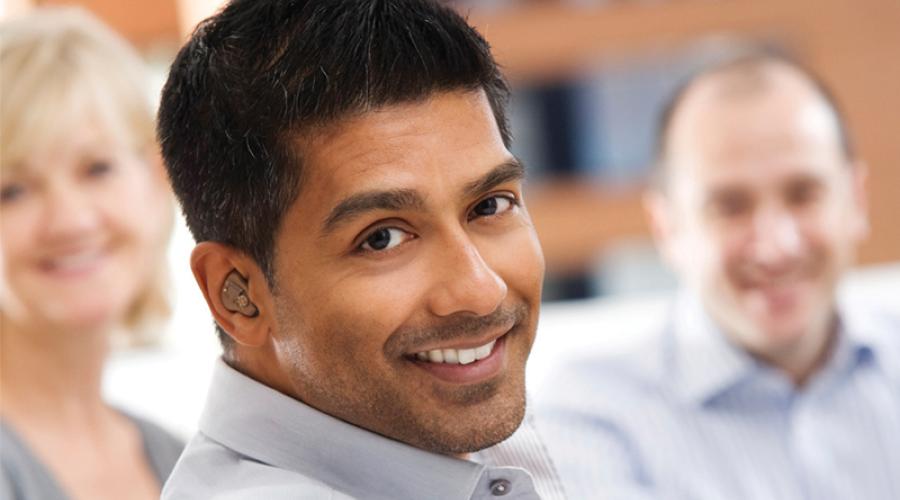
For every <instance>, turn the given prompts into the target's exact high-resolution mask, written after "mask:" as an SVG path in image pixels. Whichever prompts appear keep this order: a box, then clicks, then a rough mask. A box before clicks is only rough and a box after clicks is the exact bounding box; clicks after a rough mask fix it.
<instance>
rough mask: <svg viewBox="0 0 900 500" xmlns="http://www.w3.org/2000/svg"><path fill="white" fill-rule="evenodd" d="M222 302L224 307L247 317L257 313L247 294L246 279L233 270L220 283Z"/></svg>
mask: <svg viewBox="0 0 900 500" xmlns="http://www.w3.org/2000/svg"><path fill="white" fill-rule="evenodd" d="M222 303H223V304H224V305H225V309H227V310H229V311H231V312H236V313H241V314H243V315H244V316H247V317H249V318H253V317H255V316H256V315H257V314H259V310H257V309H256V306H255V305H254V304H253V302H251V301H250V297H249V296H248V295H247V280H246V279H244V277H243V276H241V275H240V274H239V273H238V272H237V271H235V270H232V271H231V272H230V273H228V276H226V277H225V284H224V285H222Z"/></svg>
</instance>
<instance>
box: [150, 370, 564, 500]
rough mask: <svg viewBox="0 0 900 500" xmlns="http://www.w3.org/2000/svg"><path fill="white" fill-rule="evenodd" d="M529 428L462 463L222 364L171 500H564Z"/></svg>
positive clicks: (174, 479)
mask: <svg viewBox="0 0 900 500" xmlns="http://www.w3.org/2000/svg"><path fill="white" fill-rule="evenodd" d="M525 424H526V425H523V426H522V427H520V430H519V431H517V432H516V433H515V434H514V435H513V436H512V437H511V438H510V439H509V440H507V441H505V442H504V443H502V444H501V445H498V446H496V447H492V448H489V449H487V450H483V451H482V452H480V453H479V454H478V458H479V462H480V463H478V462H475V461H471V460H461V459H457V458H453V457H449V456H445V455H438V454H434V453H429V452H426V451H423V450H420V449H417V448H414V447H412V446H409V445H406V444H404V443H400V442H398V441H393V440H391V439H388V438H385V437H383V436H380V435H378V434H375V433H372V432H370V431H367V430H365V429H362V428H359V427H356V426H353V425H351V424H349V423H346V422H343V421H341V420H338V419H336V418H333V417H331V416H329V415H326V414H325V413H322V412H319V411H317V410H316V409H314V408H312V407H310V406H307V405H305V404H303V403H301V402H299V401H297V400H295V399H292V398H290V397H288V396H285V395H284V394H281V393H280V392H277V391H275V390H274V389H271V388H269V387H267V386H265V385H263V384H260V383H259V382H257V381H255V380H253V379H251V378H249V377H247V376H245V375H243V374H241V373H240V372H238V371H236V370H234V369H233V368H231V367H229V366H228V365H226V364H225V363H224V362H222V361H221V360H219V361H218V362H217V364H216V368H215V373H214V375H213V380H212V384H211V386H210V394H209V397H208V399H207V403H206V407H205V408H204V412H203V415H202V417H201V420H200V425H199V432H198V433H197V435H196V436H195V437H194V438H193V439H192V440H191V441H190V443H188V446H187V448H186V449H185V452H184V454H183V455H182V456H181V459H180V460H179V461H178V463H177V464H176V465H175V470H174V471H173V472H172V475H171V476H170V477H169V480H168V482H167V483H166V485H165V487H164V489H163V493H162V498H163V499H164V500H176V499H177V500H181V499H185V500H186V499H190V500H194V499H204V500H205V499H221V500H260V499H265V500H282V499H283V500H287V499H291V500H297V499H316V500H318V499H333V500H347V499H351V498H360V499H372V500H379V499H384V500H387V499H391V500H405V499H408V500H421V499H434V500H442V499H446V500H470V499H471V500H482V499H502V500H507V499H520V500H526V499H527V500H534V499H538V498H539V496H538V495H539V494H541V495H542V496H543V497H544V498H545V499H546V500H550V499H556V498H562V496H561V495H562V492H561V490H560V487H559V481H558V479H557V478H556V476H555V471H554V470H553V467H552V464H551V463H550V461H549V459H548V458H547V454H546V450H545V448H544V447H543V444H542V443H540V441H539V440H538V438H537V434H536V432H535V431H534V429H533V427H531V426H530V425H528V424H529V422H528V421H526V423H525ZM499 460H511V461H513V462H518V463H504V464H501V463H498V461H499ZM517 465H524V466H528V467H530V468H531V470H530V471H526V470H525V469H524V468H522V467H518V466H517ZM532 474H534V475H532ZM535 483H537V484H535Z"/></svg>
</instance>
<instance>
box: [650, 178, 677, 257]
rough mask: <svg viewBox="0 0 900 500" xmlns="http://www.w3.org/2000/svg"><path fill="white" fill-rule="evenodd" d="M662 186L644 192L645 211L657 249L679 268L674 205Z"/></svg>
mask: <svg viewBox="0 0 900 500" xmlns="http://www.w3.org/2000/svg"><path fill="white" fill-rule="evenodd" d="M660 189H661V188H650V189H648V190H647V191H646V192H645V193H644V197H643V201H644V211H645V212H646V214H647V219H648V221H649V226H650V234H651V235H652V236H653V242H654V243H655V244H656V250H657V251H658V252H659V254H660V256H661V257H662V259H663V260H664V261H665V262H666V264H668V266H669V267H670V268H672V269H673V270H677V269H678V249H677V245H676V238H677V235H676V228H675V224H676V222H675V220H674V217H675V216H674V214H673V213H672V210H673V209H672V205H671V203H670V201H669V198H668V197H667V196H666V194H665V193H663V192H661V191H660Z"/></svg>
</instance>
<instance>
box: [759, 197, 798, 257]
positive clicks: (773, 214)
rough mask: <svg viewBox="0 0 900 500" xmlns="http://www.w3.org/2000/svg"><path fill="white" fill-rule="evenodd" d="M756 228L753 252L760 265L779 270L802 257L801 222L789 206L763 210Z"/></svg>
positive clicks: (760, 212)
mask: <svg viewBox="0 0 900 500" xmlns="http://www.w3.org/2000/svg"><path fill="white" fill-rule="evenodd" d="M753 226H754V227H753V229H754V231H753V236H754V237H753V243H752V244H753V250H754V255H755V257H756V260H757V262H759V263H760V264H764V265H768V266H773V267H779V266H780V265H783V264H785V265H786V264H788V263H789V262H790V261H791V260H792V259H794V258H795V257H797V256H798V255H799V254H800V252H801V250H802V247H803V238H802V234H801V230H800V223H799V221H798V220H797V215H796V214H794V213H792V212H791V211H790V210H789V209H788V208H787V207H764V208H761V209H760V210H759V212H758V213H757V214H756V215H755V217H754V224H753Z"/></svg>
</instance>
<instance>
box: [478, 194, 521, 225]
mask: <svg viewBox="0 0 900 500" xmlns="http://www.w3.org/2000/svg"><path fill="white" fill-rule="evenodd" d="M517 206H519V201H518V200H517V199H516V198H515V197H513V196H511V195H496V196H491V197H490V198H485V199H483V200H481V201H479V202H478V203H477V204H476V205H475V206H474V207H472V212H471V213H470V214H469V220H472V219H475V218H478V217H489V216H492V215H500V214H503V213H506V212H509V211H510V210H513V209H514V208H516V207H517Z"/></svg>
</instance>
